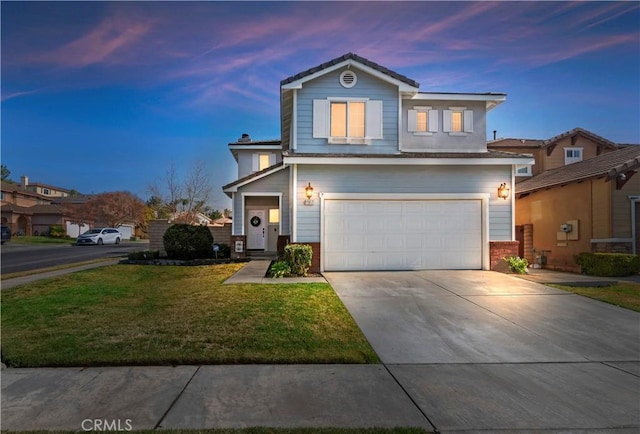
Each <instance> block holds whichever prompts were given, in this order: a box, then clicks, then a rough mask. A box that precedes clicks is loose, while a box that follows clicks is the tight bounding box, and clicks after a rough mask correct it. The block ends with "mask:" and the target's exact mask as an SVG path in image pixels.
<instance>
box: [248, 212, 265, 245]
mask: <svg viewBox="0 0 640 434" xmlns="http://www.w3.org/2000/svg"><path fill="white" fill-rule="evenodd" d="M247 215H248V216H249V219H248V225H247V249H255V250H264V235H265V234H264V229H265V221H264V215H265V212H264V210H262V209H259V210H258V209H250V210H247Z"/></svg>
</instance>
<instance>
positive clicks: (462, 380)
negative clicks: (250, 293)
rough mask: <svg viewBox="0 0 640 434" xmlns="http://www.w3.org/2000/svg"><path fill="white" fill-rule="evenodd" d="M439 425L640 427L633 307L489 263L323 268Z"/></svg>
mask: <svg viewBox="0 0 640 434" xmlns="http://www.w3.org/2000/svg"><path fill="white" fill-rule="evenodd" d="M325 277H326V278H327V280H328V281H329V282H330V283H331V285H332V286H333V288H334V289H335V290H336V292H337V293H338V295H339V296H340V298H341V299H342V301H343V302H344V304H345V305H346V306H347V308H348V309H349V311H350V312H351V314H352V315H353V317H354V319H355V320H356V322H357V323H358V325H359V326H360V328H361V329H362V330H363V332H364V334H365V335H366V336H367V338H368V339H369V341H370V342H371V344H372V345H373V347H374V349H375V350H376V351H377V352H378V355H379V356H380V358H381V359H382V361H383V362H384V363H385V365H386V366H387V369H389V371H390V372H391V374H392V375H393V376H394V377H395V378H396V380H397V381H398V382H399V383H400V385H401V386H402V387H403V388H404V389H405V390H406V391H407V393H408V394H409V395H410V397H411V398H412V400H413V401H414V402H415V403H416V405H418V406H419V408H420V409H421V410H422V412H423V413H424V414H425V415H426V416H427V417H428V418H429V420H430V421H431V423H432V424H433V425H434V426H435V427H436V428H437V429H438V430H439V431H441V432H455V431H467V430H473V431H476V430H489V431H496V430H506V431H530V430H551V431H571V432H575V431H576V430H592V429H593V430H598V431H599V432H606V431H609V430H616V432H620V431H619V430H623V431H626V430H628V431H629V432H638V429H639V428H640V314H638V313H636V312H632V311H629V310H626V309H622V308H618V307H616V306H612V305H608V304H605V303H602V302H598V301H595V300H591V299H587V298H584V297H581V296H578V295H574V294H570V293H567V292H564V291H560V290H556V289H553V288H551V287H548V286H545V285H542V284H539V283H534V282H529V281H525V280H522V279H519V278H516V277H513V276H508V275H504V274H500V273H495V272H484V271H415V272H375V273H360V272H358V273H325Z"/></svg>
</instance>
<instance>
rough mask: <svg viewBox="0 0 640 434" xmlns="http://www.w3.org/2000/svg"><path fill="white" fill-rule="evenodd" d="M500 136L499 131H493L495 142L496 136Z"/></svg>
mask: <svg viewBox="0 0 640 434" xmlns="http://www.w3.org/2000/svg"><path fill="white" fill-rule="evenodd" d="M497 134H498V130H493V140H495V139H496V135H497Z"/></svg>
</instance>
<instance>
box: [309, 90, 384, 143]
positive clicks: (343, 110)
mask: <svg viewBox="0 0 640 434" xmlns="http://www.w3.org/2000/svg"><path fill="white" fill-rule="evenodd" d="M313 137H314V138H316V139H317V138H323V139H327V142H328V143H343V144H344V143H353V144H368V143H370V142H371V140H372V139H382V101H376V100H369V99H365V98H327V99H315V100H313Z"/></svg>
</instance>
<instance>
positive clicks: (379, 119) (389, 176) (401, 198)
mask: <svg viewBox="0 0 640 434" xmlns="http://www.w3.org/2000/svg"><path fill="white" fill-rule="evenodd" d="M280 92H281V137H282V139H281V141H252V140H251V138H250V137H249V136H248V135H244V136H243V137H242V138H241V139H240V140H238V141H237V142H234V143H230V144H229V148H230V150H231V152H232V153H233V155H234V157H235V159H236V160H237V162H238V180H236V181H234V182H232V183H230V184H227V185H225V186H224V187H223V191H224V192H225V193H226V194H227V195H228V196H229V197H231V199H232V206H233V215H234V219H233V228H232V240H233V241H234V245H232V249H235V251H236V252H238V253H239V252H240V251H244V250H247V249H248V250H249V251H252V250H257V251H264V250H267V251H275V250H276V248H277V247H278V245H280V246H282V245H283V244H285V243H287V242H292V243H306V244H310V245H312V247H313V249H314V268H315V269H317V270H320V271H334V270H411V269H490V268H491V266H492V265H493V264H495V262H497V260H499V259H500V258H502V256H504V254H505V252H506V251H507V250H509V249H512V248H513V246H517V242H515V241H514V218H515V214H514V201H513V194H510V193H509V192H510V191H511V192H513V190H514V185H515V177H514V170H515V167H516V165H531V164H533V158H531V157H530V156H525V155H519V154H514V153H507V152H502V151H492V150H488V149H487V141H486V116H487V113H488V112H489V111H490V110H491V109H493V108H494V107H496V106H497V105H499V104H501V103H502V102H504V101H505V100H506V95H505V94H503V93H435V92H429V93H425V92H420V89H419V84H418V83H417V82H415V81H414V80H412V79H410V78H408V77H405V76H403V75H401V74H398V73H397V72H394V71H391V70H389V69H387V68H385V67H383V66H381V65H378V64H376V63H374V62H372V61H370V60H367V59H365V58H363V57H360V56H358V55H355V54H352V53H349V54H346V55H344V56H341V57H338V58H336V59H333V60H331V61H329V62H326V63H323V64H321V65H319V66H317V67H314V68H311V69H308V70H306V71H303V72H301V73H299V74H296V75H293V76H291V77H289V78H287V79H285V80H283V81H282V82H281V83H280ZM515 252H516V253H517V248H516V250H515Z"/></svg>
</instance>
